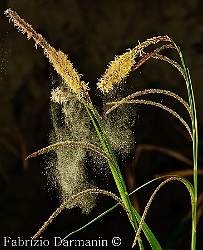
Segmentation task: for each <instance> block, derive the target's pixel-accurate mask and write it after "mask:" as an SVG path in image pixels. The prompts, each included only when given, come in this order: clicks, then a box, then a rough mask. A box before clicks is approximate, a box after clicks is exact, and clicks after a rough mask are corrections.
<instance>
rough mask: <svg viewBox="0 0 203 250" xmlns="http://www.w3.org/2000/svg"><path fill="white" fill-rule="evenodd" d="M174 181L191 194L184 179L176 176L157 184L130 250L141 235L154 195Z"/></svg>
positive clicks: (192, 198) (192, 200) (192, 199)
mask: <svg viewBox="0 0 203 250" xmlns="http://www.w3.org/2000/svg"><path fill="white" fill-rule="evenodd" d="M175 180H177V181H180V182H182V183H183V184H184V185H185V186H186V187H187V189H188V190H189V192H190V194H191V190H190V189H189V188H188V186H187V185H186V183H185V181H184V179H182V178H180V177H178V176H172V177H170V178H168V179H166V180H165V181H163V182H161V183H160V184H159V186H158V187H157V188H156V189H155V191H154V192H153V194H152V195H151V197H150V199H149V201H148V203H147V205H146V206H145V209H144V212H143V215H142V218H141V221H140V223H139V227H138V230H137V232H136V235H135V239H134V241H133V244H132V248H133V247H135V245H136V242H137V240H138V237H139V235H140V233H141V230H142V226H143V223H144V220H145V218H146V215H147V212H148V211H149V208H150V206H151V204H152V201H153V199H154V197H155V195H156V194H157V192H158V191H159V190H160V189H161V187H163V186H164V185H165V184H166V183H168V182H170V181H175ZM193 203H194V197H193V196H192V195H191V204H193ZM192 209H193V206H192Z"/></svg>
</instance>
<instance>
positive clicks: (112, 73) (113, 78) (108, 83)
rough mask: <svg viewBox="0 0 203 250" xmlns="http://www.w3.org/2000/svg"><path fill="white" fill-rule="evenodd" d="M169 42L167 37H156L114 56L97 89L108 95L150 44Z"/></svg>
mask: <svg viewBox="0 0 203 250" xmlns="http://www.w3.org/2000/svg"><path fill="white" fill-rule="evenodd" d="M160 41H162V42H171V39H170V38H169V37H168V36H157V37H152V38H150V39H147V40H146V41H145V42H143V43H140V42H139V44H138V45H137V46H136V47H135V48H134V49H132V50H129V51H128V52H126V53H124V54H123V55H120V56H116V57H115V60H114V61H112V62H111V63H110V65H109V67H108V68H107V69H106V71H105V73H104V75H103V76H102V78H101V79H100V80H99V82H98V83H97V87H98V88H99V89H100V90H102V91H103V92H106V93H108V92H109V91H110V90H112V89H113V87H114V84H119V83H120V82H121V81H122V80H123V79H124V78H125V77H127V76H128V74H129V73H130V72H131V69H132V67H133V65H134V64H135V58H136V57H137V56H140V55H142V54H143V53H144V52H143V49H144V48H146V47H147V46H149V45H151V44H156V43H158V42H160Z"/></svg>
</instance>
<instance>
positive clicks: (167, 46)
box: [131, 44, 175, 72]
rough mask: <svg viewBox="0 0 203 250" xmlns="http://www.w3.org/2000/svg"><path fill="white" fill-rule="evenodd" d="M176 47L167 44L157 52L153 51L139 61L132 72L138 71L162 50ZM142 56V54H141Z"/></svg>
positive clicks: (156, 50)
mask: <svg viewBox="0 0 203 250" xmlns="http://www.w3.org/2000/svg"><path fill="white" fill-rule="evenodd" d="M174 48H175V47H174V45H172V44H165V45H163V46H161V47H159V48H157V49H155V50H153V51H152V52H150V53H146V54H143V58H142V59H140V60H139V62H137V63H136V64H135V65H134V66H133V67H132V69H131V71H132V72H133V71H135V70H136V69H138V68H139V67H140V66H141V65H143V64H144V63H145V62H146V61H147V60H149V59H150V58H151V57H154V56H155V55H156V54H158V53H159V52H160V51H161V50H164V49H174ZM141 55H142V54H141Z"/></svg>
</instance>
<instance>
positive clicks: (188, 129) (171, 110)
mask: <svg viewBox="0 0 203 250" xmlns="http://www.w3.org/2000/svg"><path fill="white" fill-rule="evenodd" d="M125 103H137V104H146V105H152V106H156V107H159V108H161V109H163V110H166V111H168V112H169V113H171V114H172V115H173V116H175V117H176V118H177V119H178V120H179V121H180V122H181V123H182V124H183V125H184V126H185V128H186V129H187V131H188V133H189V135H190V137H191V138H192V132H191V130H190V127H189V125H188V124H187V122H186V121H185V120H184V119H183V118H182V117H181V116H180V115H179V114H178V113H176V112H175V111H174V110H173V109H171V108H168V107H167V106H165V105H162V104H161V103H159V102H153V101H148V100H138V99H136V100H131V101H125V102H124V101H122V103H121V104H125Z"/></svg>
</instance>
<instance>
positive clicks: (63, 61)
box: [5, 9, 91, 104]
mask: <svg viewBox="0 0 203 250" xmlns="http://www.w3.org/2000/svg"><path fill="white" fill-rule="evenodd" d="M5 14H6V15H7V16H8V17H10V20H11V21H12V22H13V23H14V26H17V28H18V30H19V31H21V32H22V33H23V34H25V33H26V34H27V38H28V39H30V38H33V39H34V41H35V47H37V45H39V46H41V47H42V49H43V50H44V54H45V55H46V57H47V58H48V59H49V62H50V63H51V64H52V65H53V67H54V69H55V70H56V72H57V73H58V74H59V75H60V76H61V77H62V79H63V80H64V83H65V84H67V85H68V86H70V88H71V90H72V91H73V92H74V93H76V94H77V96H78V97H79V98H84V99H85V101H86V103H87V104H91V101H90V98H89V94H88V92H87V90H88V86H87V84H86V83H85V82H83V81H81V80H80V75H79V74H78V72H77V70H76V69H75V68H73V65H72V63H71V62H70V60H69V59H68V58H67V55H65V54H64V53H63V52H62V51H61V50H58V51H57V50H55V49H54V48H53V47H52V46H51V45H50V44H49V43H48V42H47V41H46V40H45V39H44V38H43V37H42V35H41V34H38V33H37V32H36V31H35V30H34V29H33V27H32V26H31V25H30V24H28V23H27V22H25V20H23V19H22V18H21V17H20V16H19V15H18V14H17V13H16V12H15V11H13V10H11V9H8V10H6V11H5Z"/></svg>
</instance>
